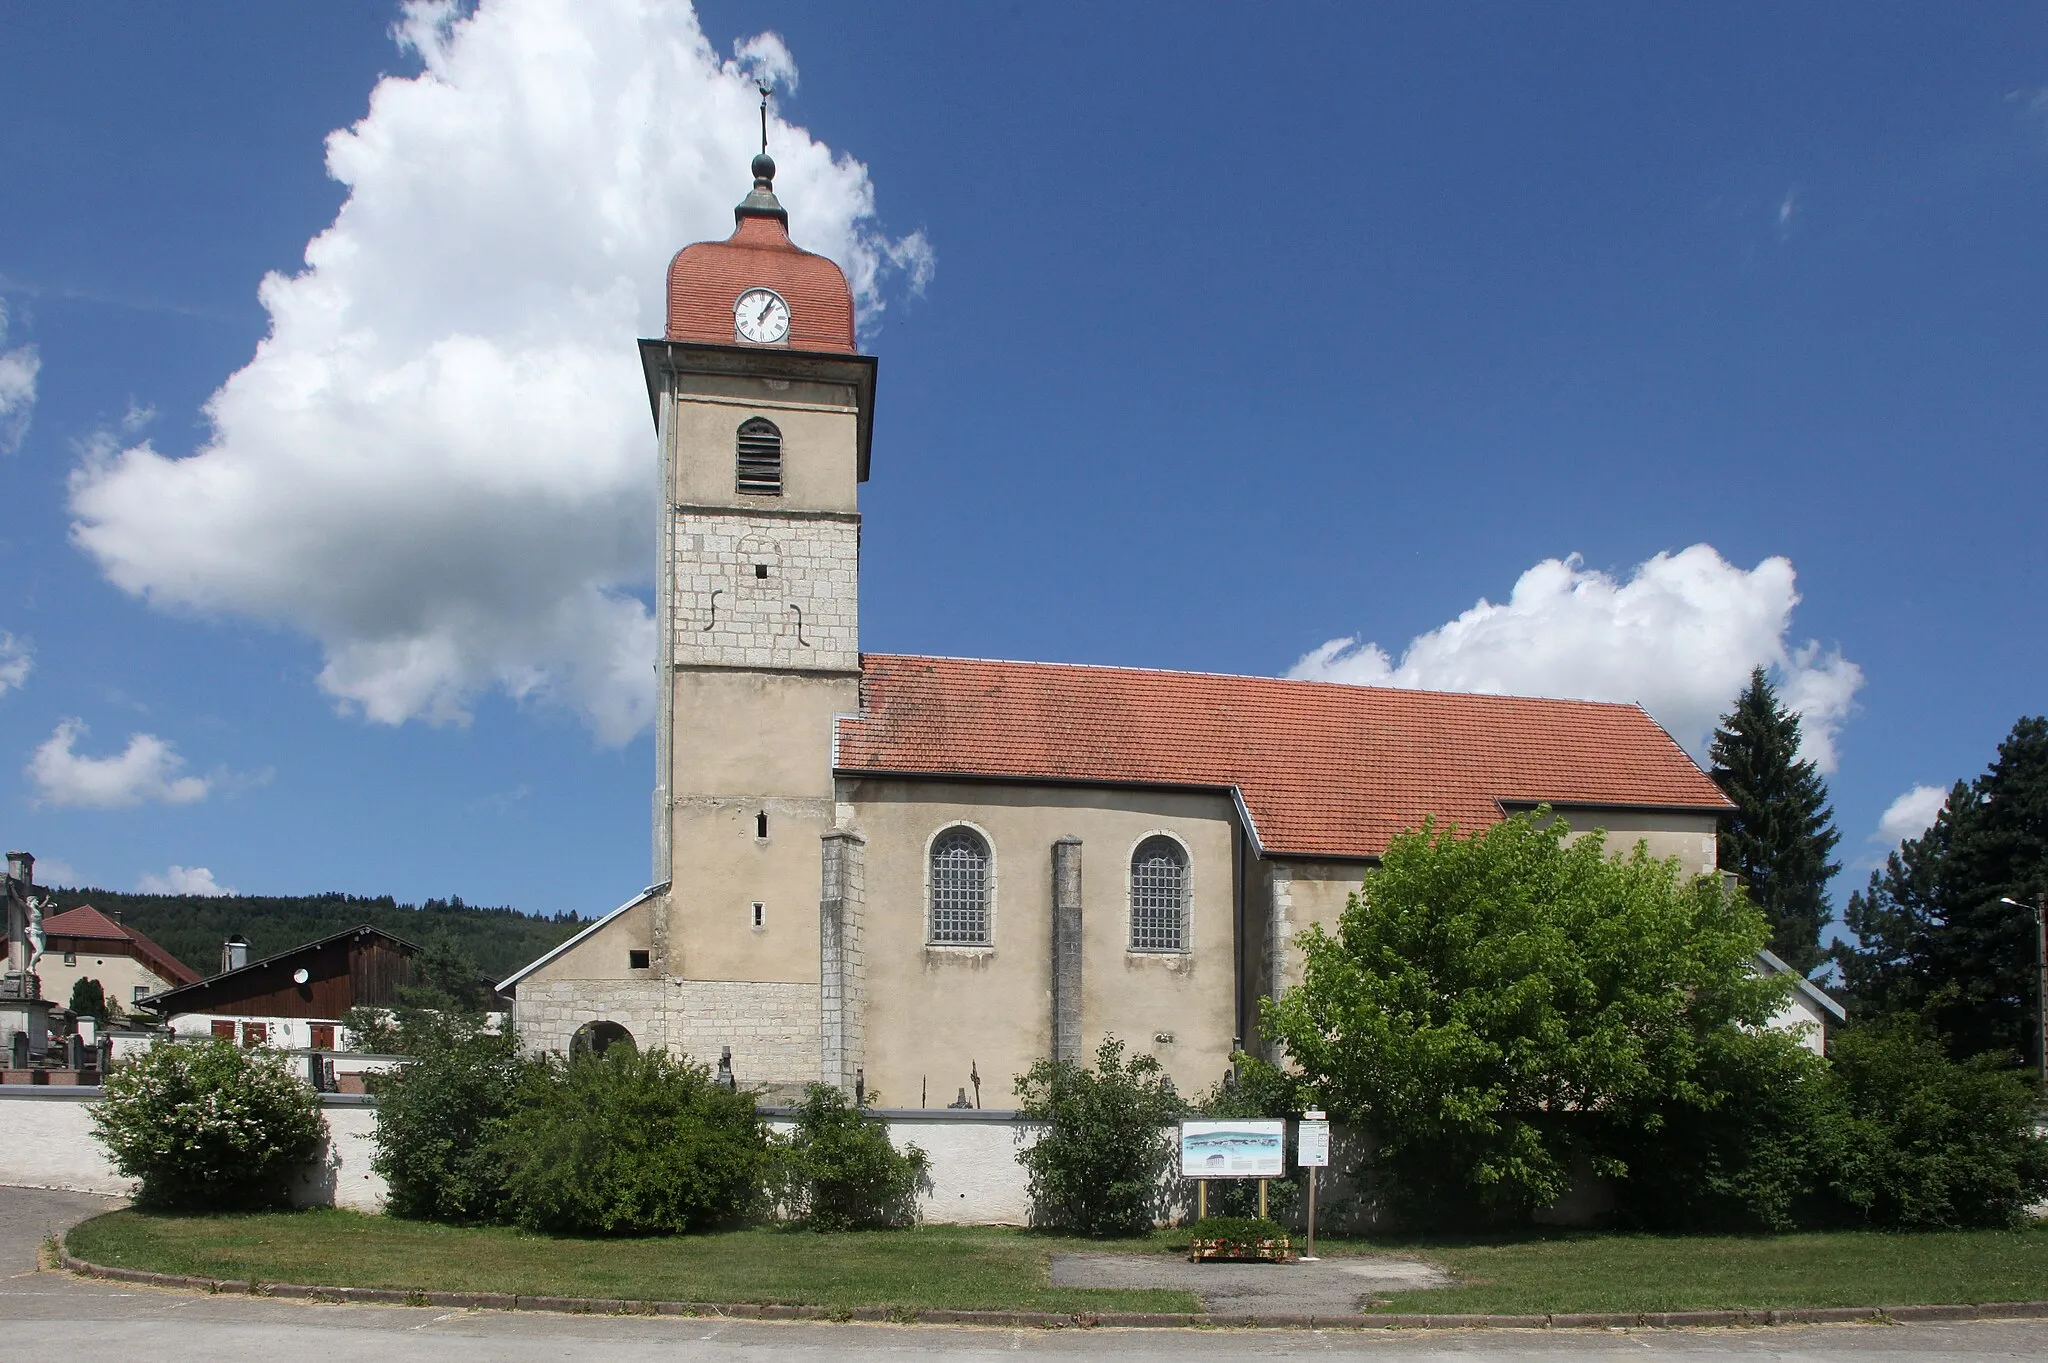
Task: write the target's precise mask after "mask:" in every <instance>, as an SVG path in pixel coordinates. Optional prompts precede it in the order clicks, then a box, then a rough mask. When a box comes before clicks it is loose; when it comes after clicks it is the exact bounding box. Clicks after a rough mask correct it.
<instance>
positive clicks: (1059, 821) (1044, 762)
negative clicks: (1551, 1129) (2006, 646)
mask: <svg viewBox="0 0 2048 1363" xmlns="http://www.w3.org/2000/svg"><path fill="white" fill-rule="evenodd" d="M753 174H754V187H753V191H752V192H751V193H749V194H748V195H747V196H746V198H745V199H744V200H743V201H742V202H741V203H740V204H739V206H738V207H737V209H735V217H736V220H737V222H736V227H735V230H734V231H733V234H732V235H731V237H729V238H728V239H726V240H724V241H717V242H700V243H697V244H695V245H692V246H687V247H685V248H684V249H683V250H681V251H680V252H678V253H677V255H676V256H675V258H674V260H673V261H672V262H671V264H670V266H669V270H668V281H667V284H668V313H667V317H668V320H667V327H666V334H665V335H664V336H663V337H662V339H660V340H643V341H641V342H640V360H641V366H642V368H643V370H644V371H645V375H646V380H647V397H648V402H649V404H650V406H651V408H652V412H653V419H654V428H655V432H656V438H657V444H658V448H659V460H660V471H661V472H660V477H661V482H660V488H661V491H660V496H661V506H662V515H661V518H660V526H661V530H660V543H659V546H658V551H657V552H658V555H659V559H658V564H659V566H658V570H657V573H656V622H657V631H658V636H659V640H660V643H659V653H658V655H657V661H656V667H657V672H658V676H659V708H658V718H657V721H656V733H655V754H656V764H657V765H656V771H655V783H654V810H653V821H654V875H653V879H654V881H655V882H656V883H655V884H654V885H653V886H651V887H650V888H649V889H647V890H645V891H643V892H642V893H641V894H639V895H638V896H636V897H635V898H634V899H632V900H631V901H630V902H628V903H626V904H624V905H622V906H620V907H619V908H618V909H616V910H614V911H613V912H612V913H610V914H608V915H606V916H605V917H603V918H601V919H599V920H598V921H596V922H595V923H593V924H592V925H591V926H590V927H588V928H586V929H585V930H583V931H582V932H580V933H578V934H577V935H576V936H574V937H572V938H571V939H569V940H568V941H567V942H565V943H563V944H562V945H561V946H560V947H557V948H556V949H555V950H553V951H551V952H549V953H547V954H546V955H545V956H542V957H541V958H540V959H539V960H536V961H534V962H532V963H531V964H529V965H527V966H526V967H524V968H523V969H521V970H520V971H518V972H517V973H515V974H514V975H512V976H511V977H510V978H509V979H507V980H506V981H505V982H504V986H503V987H504V988H506V989H508V990H509V991H511V992H512V993H513V994H514V995H515V997H516V1001H517V1011H516V1017H517V1023H518V1026H519V1029H520V1031H521V1034H522V1035H523V1036H524V1038H525V1039H526V1041H527V1043H528V1044H529V1045H532V1046H534V1047H536V1048H539V1049H545V1050H558V1051H566V1050H569V1049H571V1048H572V1047H579V1046H588V1047H593V1048H600V1049H601V1048H602V1047H604V1046H606V1045H609V1044H612V1043H614V1042H621V1041H628V1040H630V1042H631V1043H632V1044H634V1045H637V1046H640V1047H643V1048H645V1047H662V1048H666V1049H668V1050H670V1051H673V1052H676V1053H679V1054H682V1055H685V1056H688V1057H690V1058H691V1059H694V1060H698V1061H702V1062H705V1063H710V1064H716V1063H718V1062H720V1060H721V1059H722V1058H727V1059H729V1062H730V1065H731V1069H732V1072H733V1074H734V1076H735V1078H736V1079H737V1081H738V1082H739V1084H740V1085H741V1086H743V1087H748V1088H754V1089H759V1090H761V1091H763V1092H764V1093H765V1094H767V1095H768V1096H770V1097H771V1098H786V1097H788V1096H791V1095H793V1094H795V1093H799V1092H800V1091H801V1089H802V1086H803V1085H805V1084H809V1083H819V1082H823V1083H826V1084H830V1085H835V1086H837V1087H840V1088H842V1089H843V1090H845V1091H846V1092H848V1093H849V1094H850V1093H852V1092H854V1090H855V1089H856V1087H857V1086H858V1087H860V1088H861V1089H863V1090H864V1091H865V1093H866V1094H867V1095H868V1097H869V1099H870V1101H874V1102H878V1103H879V1104H881V1105H883V1106H888V1107H897V1108H909V1107H926V1106H929V1107H944V1106H948V1105H950V1104H954V1103H958V1102H964V1103H967V1104H973V1105H981V1103H982V1102H983V1101H986V1104H987V1105H988V1106H991V1107H1007V1106H1010V1104H1011V1095H1012V1085H1013V1083H1014V1080H1015V1078H1016V1076H1018V1075H1020V1074H1022V1073H1023V1072H1024V1071H1025V1070H1026V1069H1028V1068H1029V1067H1030V1066H1031V1064H1032V1063H1033V1062H1035V1061H1037V1060H1040V1059H1043V1058H1046V1057H1057V1058H1060V1059H1068V1060H1086V1059H1088V1058H1089V1057H1090V1056H1092V1055H1093V1053H1094V1051H1095V1048H1096V1047H1097V1046H1098V1045H1099V1044H1100V1043H1101V1041H1102V1039H1103V1038H1104V1037H1105V1036H1109V1035H1114V1036H1116V1037H1118V1038H1120V1039H1122V1040H1123V1041H1124V1042H1126V1043H1127V1044H1128V1045H1129V1046H1130V1047H1131V1048H1132V1049H1134V1050H1136V1051H1139V1052H1144V1053H1150V1054H1153V1055H1156V1056H1158V1058H1159V1059H1160V1061H1161V1062H1162V1063H1163V1064H1164V1066H1165V1068H1166V1070H1167V1072H1168V1073H1169V1074H1170V1075H1171V1076H1172V1078H1173V1080H1174V1083H1175V1085H1176V1086H1177V1087H1178V1088H1179V1090H1180V1091H1181V1092H1182V1093H1185V1094H1195V1093H1199V1092H1201V1091H1203V1090H1206V1089H1207V1088H1208V1087H1209V1086H1210V1085H1212V1084H1214V1083H1215V1082H1216V1081H1217V1080H1218V1079H1219V1078H1221V1077H1222V1075H1223V1073H1224V1071H1225V1070H1226V1069H1227V1068H1228V1066H1229V1064H1230V1058H1231V1055H1232V1053H1233V1051H1234V1050H1235V1049H1237V1048H1239V1047H1243V1048H1245V1049H1248V1050H1254V1051H1257V1050H1260V1049H1262V1043H1261V1042H1260V1039H1259V1037H1258V1012H1259V1000H1260V999H1261V998H1263V997H1266V996H1269V995H1274V994H1277V993H1279V992H1280V991H1282V990H1284V989H1285V988H1286V987H1287V986H1288V985H1289V984H1291V983H1294V982H1296V981H1298V980H1299V978H1300V972H1301V957H1300V953H1299V951H1298V950H1297V949H1296V948H1295V946H1294V945H1293V943H1294V939H1295V936H1296V934H1298V933H1299V932H1300V931H1301V930H1302V929H1304V928H1306V927H1308V926H1309V925H1310V924H1313V923H1320V924H1323V925H1325V926H1333V925H1334V924H1335V922H1336V919H1337V916H1338V914H1339V913H1340V912H1341V911H1342V909H1343V908H1344V905H1345V902H1346V898H1347V896H1348V895H1349V894H1350V893H1351V892H1352V891H1353V890H1355V889H1357V887H1358V885H1359V882H1360V880H1361V879H1362V877H1363V875H1364V873H1365V871H1366V869H1367V868H1368V867H1370V866H1372V865H1373V864H1374V861H1375V859H1376V858H1377V857H1378V856H1379V855H1380V853H1381V852H1383V851H1384V850H1385V848H1386V846H1387V843H1388V840H1389V839H1390V838H1391V837H1392V836H1393V835H1394V834H1395V833H1397V832H1399V831H1401V830H1403V829H1407V828H1413V827H1415V826H1416V825H1418V824H1420V823H1421V822H1422V821H1423V819H1425V818H1427V817H1434V818H1435V819H1437V820H1438V821H1439V822H1440V823H1456V824H1458V825H1459V826H1460V827H1464V828H1475V827H1480V826H1483V825H1486V824H1488V823H1491V822H1495V821H1497V820H1499V819H1501V818H1503V817H1506V816H1508V815H1510V814H1512V813H1514V812H1516V811H1518V810H1525V809H1529V808H1532V807H1534V806H1537V805H1539V804H1546V805H1549V806H1551V807H1552V808H1553V809H1555V810H1556V811H1557V812H1558V813H1559V814H1560V815H1562V816H1563V817H1565V818H1567V819H1568V820H1569V821H1570V823H1571V825H1572V827H1573V828H1574V829H1578V830H1589V829H1594V828H1599V829H1604V830H1605V831H1606V832H1607V834H1608V835H1609V839H1610V842H1611V844H1612V845H1614V846H1615V847H1617V848H1626V847H1629V846H1633V845H1634V844H1635V843H1637V842H1639V841H1640V842H1643V843H1645V844H1647V845H1648V849H1649V851H1650V853H1651V854H1652V855H1654V856H1658V857H1676V858H1678V860H1679V862H1680V863H1681V864H1682V866H1683V867H1684V868H1685V869H1686V870H1687V871H1698V872H1711V871H1713V870H1714V869H1715V830H1716V824H1717V821H1718V819H1719V817H1720V816H1721V814H1722V813H1723V812H1724V811H1725V810H1727V809H1728V808H1729V805H1728V803H1727V801H1726V800H1725V799H1724V798H1723V796H1722V795H1721V792H1720V791H1719V790H1718V789H1717V788H1716V787H1715V785H1714V783H1713V782H1712V781H1711V780H1709V779H1708V777H1707V776H1706V774H1705V773H1704V772H1702V771H1701V770H1700V768H1699V767H1698V766H1697V765H1696V764H1695V763H1694V762H1693V761H1692V759H1691V758H1690V757H1688V756H1687V755H1686V753H1685V751H1684V750H1683V749H1682V748H1680V747H1679V745H1678V744H1677V743H1676V742H1674V741H1673V740H1672V738H1671V737H1670V735H1669V734H1667V733H1665V731H1664V730H1663V729H1662V728H1661V727H1660V726H1659V725H1658V724H1657V723H1656V721H1654V720H1652V719H1651V718H1650V716H1649V715H1648V714H1647V713H1645V712H1644V711H1643V710H1642V708H1641V707H1640V706H1636V705H1615V704H1599V703H1592V702H1585V701H1570V700H1542V699H1527V698H1519V697H1511V696H1483V695H1454V694H1443V693H1435V692H1424V691H1408V690H1396V689H1387V688H1372V687H1357V686H1345V685H1337V684H1331V683H1324V682H1306V681H1281V680H1274V679H1270V678H1262V677H1237V676H1219V675H1212V674H1206V673H1192V672H1165V671H1154V670H1147V669H1139V668H1119V667H1096V666H1077V665H1071V664H1060V663H1031V662H1000V661H991V660H986V659H968V658H943V657H919V656H903V655H883V654H873V653H863V652H862V651H861V648H860V634H859V619H860V615H859V605H860V545H861V515H860V489H861V485H862V484H863V483H865V482H867V481H868V478H869V475H870V473H871V471H872V465H873V455H874V451H873V448H872V445H873V440H872V435H873V429H874V406H875V384H876V364H875V359H874V357H873V356H870V355H863V354H861V353H860V351H859V349H858V346H857V344H856V339H855V332H854V304H853V295H852V291H851V290H850V289H849V288H848V286H847V282H846V277H845V275H844V274H843V273H842V272H841V271H840V269H839V267H838V266H837V265H835V264H834V263H833V262H832V261H830V260H828V259H826V258H824V257H822V256H818V255H814V254H812V253H810V252H808V251H805V250H802V249H800V248H799V247H797V246H796V245H795V244H794V243H793V242H792V241H791V239H790V234H789V218H788V214H787V212H786V211H785V210H784V209H783V207H782V205H781V203H780V202H779V201H778V200H777V198H776V196H775V192H774V177H775V163H774V162H773V160H771V159H770V158H769V157H768V156H767V154H766V153H765V152H764V153H763V154H762V155H760V156H758V157H756V158H755V160H754V163H753ZM883 470H884V476H886V470H887V454H886V451H884V457H883ZM899 533H900V531H899Z"/></svg>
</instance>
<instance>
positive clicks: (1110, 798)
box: [840, 779, 1236, 1106]
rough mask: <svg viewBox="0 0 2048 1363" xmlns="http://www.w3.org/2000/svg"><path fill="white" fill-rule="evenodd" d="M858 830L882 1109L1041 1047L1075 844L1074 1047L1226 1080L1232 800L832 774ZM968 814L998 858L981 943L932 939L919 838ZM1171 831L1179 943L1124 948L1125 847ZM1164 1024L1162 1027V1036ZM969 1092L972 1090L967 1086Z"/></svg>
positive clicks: (1230, 1018)
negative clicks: (1185, 936)
mask: <svg viewBox="0 0 2048 1363" xmlns="http://www.w3.org/2000/svg"><path fill="white" fill-rule="evenodd" d="M840 802H841V811H842V814H841V817H842V818H843V819H846V820H848V821H850V823H851V825H852V826H853V827H854V828H855V829H856V830H858V831H859V832H860V834H861V835H862V836H863V837H864V838H866V839H867V845H866V849H865V860H866V886H865V889H866V903H865V914H866V922H865V925H864V929H863V942H864V948H865V956H866V971H867V981H866V983H867V998H868V1017H867V1056H868V1064H867V1081H868V1085H869V1088H870V1089H871V1090H873V1091H876V1092H878V1093H879V1094H880V1095H881V1101H882V1102H883V1103H886V1104H888V1105H891V1106H901V1105H915V1104H917V1103H919V1102H920V1095H921V1094H923V1095H924V1097H923V1098H922V1101H924V1102H927V1103H929V1104H930V1105H932V1106H941V1105H943V1104H945V1103H947V1102H950V1101H952V1100H953V1098H954V1096H955V1095H956V1094H957V1093H958V1092H959V1090H960V1089H961V1088H962V1087H966V1086H968V1084H969V1074H970V1069H972V1070H973V1071H977V1072H979V1074H980V1075H981V1080H982V1089H981V1091H982V1100H983V1102H984V1103H998V1102H1004V1101H1007V1100H1009V1099H1010V1097H1011V1094H1012V1084H1013V1082H1014V1080H1015V1078H1016V1076H1017V1075H1019V1074H1021V1073H1023V1072H1024V1071H1025V1070H1026V1069H1028V1068H1029V1067H1030V1065H1031V1064H1032V1062H1033V1061H1035V1060H1038V1059H1041V1058H1044V1057H1046V1056H1048V1055H1050V1054H1051V1049H1052V892H1053V891H1052V848H1053V844H1054V843H1055V842H1056V841H1058V840H1059V839H1060V838H1061V837H1064V836H1067V835H1073V836H1076V837H1078V838H1080V839H1081V842H1082V852H1081V857H1082V898H1083V915H1082V923H1083V939H1084V940H1083V951H1082V955H1083V964H1082V1027H1081V1048H1082V1053H1083V1055H1084V1056H1090V1057H1092V1055H1093V1053H1094V1050H1095V1048H1096V1047H1097V1046H1098V1045H1099V1044H1100V1042H1101V1040H1102V1038H1103V1037H1104V1035H1106V1034H1110V1033H1114V1034H1115V1035H1116V1036H1117V1037H1119V1038H1121V1039H1122V1040H1124V1041H1126V1042H1128V1043H1129V1044H1130V1046H1131V1047H1132V1049H1134V1050H1137V1051H1140V1052H1150V1053H1153V1054H1156V1055H1157V1056H1158V1057H1159V1058H1160V1060H1161V1061H1162V1062H1163V1063H1164V1064H1165V1066H1166V1068H1167V1072H1168V1073H1169V1074H1171V1075H1172V1076H1173V1080H1174V1083H1175V1085H1176V1086H1177V1087H1178V1088H1179V1089H1180V1090H1181V1092H1183V1093H1189V1094H1192V1093H1196V1092H1199V1091H1201V1090H1204V1089H1206V1088H1208V1087H1209V1086H1210V1085H1211V1084H1213V1083H1215V1082H1216V1081H1217V1080H1218V1079H1219V1078H1221V1077H1222V1074H1223V1071H1224V1069H1225V1068H1226V1067H1227V1066H1228V1064H1229V1057H1230V1047H1231V1039H1232V1035H1233V1030H1232V1029H1233V1027H1234V1025H1235V1020H1236V1007H1235V999H1234V997H1233V995H1234V979H1233V966H1232V962H1233V958H1234V955H1235V952H1236V931H1235V922H1234V917H1235V907H1234V903H1233V897H1232V894H1231V878H1232V872H1233V866H1232V860H1231V858H1232V839H1233V829H1234V826H1235V824H1234V814H1233V811H1232V807H1231V805H1230V803H1229V800H1228V798H1227V797H1225V796H1222V795H1210V794H1198V793H1184V792H1174V791H1146V790H1132V789H1124V788H1107V787H1104V788H1083V787H1057V786H1035V785H1023V784H1011V783H996V782H944V781H904V780H874V779H860V780H853V779H849V780H845V781H842V783H841V791H840ZM956 823H966V824H969V825H971V826H973V827H974V828H975V829H977V830H978V831H979V832H981V833H982V834H983V836H984V837H986V838H987V839H988V842H989V844H990V850H991V852H992V856H993V876H992V881H993V896H992V930H991V931H992V936H991V944H990V945H989V946H987V947H963V946H932V945H928V936H929V932H928V921H927V888H926V883H925V882H926V876H927V871H928V860H927V857H928V848H929V846H930V843H931V840H932V839H933V838H934V837H935V836H936V835H937V834H938V833H939V832H940V831H942V830H943V829H946V828H948V827H951V826H952V825H954V824H956ZM1155 833H1166V834H1169V835H1171V836H1173V837H1175V838H1177V839H1179V840H1180V842H1181V843H1182V844H1183V845H1184V846H1185V847H1186V848H1187V850H1188V854H1189V864H1190V873H1191V905H1192V915H1191V922H1190V935H1189V942H1190V949H1189V950H1188V951H1187V952H1185V953H1171V954H1169V953H1146V952H1134V951H1131V950H1130V949H1129V944H1130V861H1131V854H1132V852H1133V851H1134V850H1135V849H1136V847H1137V845H1138V844H1139V843H1140V842H1141V841H1143V840H1144V839H1145V838H1147V837H1149V836H1151V835H1152V834H1155ZM1161 1034H1166V1035H1168V1036H1169V1037H1170V1040H1166V1041H1160V1040H1159V1039H1158V1038H1159V1036H1160V1035H1161ZM970 1095H971V1089H970Z"/></svg>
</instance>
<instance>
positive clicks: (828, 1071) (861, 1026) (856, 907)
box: [818, 828, 867, 1095]
mask: <svg viewBox="0 0 2048 1363" xmlns="http://www.w3.org/2000/svg"><path fill="white" fill-rule="evenodd" d="M865 845H866V840H865V839H864V838H862V837H861V836H860V834H858V833H855V832H853V831H851V830H850V829H843V828H835V829H832V830H831V831H830V832H828V833H826V834H825V835H824V838H823V847H824V852H823V863H824V865H823V875H822V879H823V885H824V892H823V895H822V897H821V898H820V900H819V903H818V938H819V949H820V958H819V965H820V979H821V980H822V985H821V988H822V989H823V991H824V992H823V997H822V1000H821V1007H822V1011H823V1023H824V1032H823V1040H822V1044H823V1047H824V1050H823V1054H822V1055H821V1056H820V1063H821V1069H820V1073H819V1075H818V1080H819V1082H820V1083H825V1084H832V1085H834V1086H836V1087H837V1088H839V1089H840V1090H841V1091H842V1092H845V1093H847V1094H848V1095H851V1094H852V1092H853V1089H854V1084H855V1080H856V1076H857V1075H858V1074H859V1073H860V1071H861V1070H862V1069H863V1068H864V1067H865V1066H866V1065H867V954H866V950H865V946H864V943H863V941H862V933H863V927H864V925H863V922H862V918H863V913H862V910H863V907H864V903H865V887H864V884H863V877H862V874H861V850H862V848H863V847H864V846H865Z"/></svg>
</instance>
